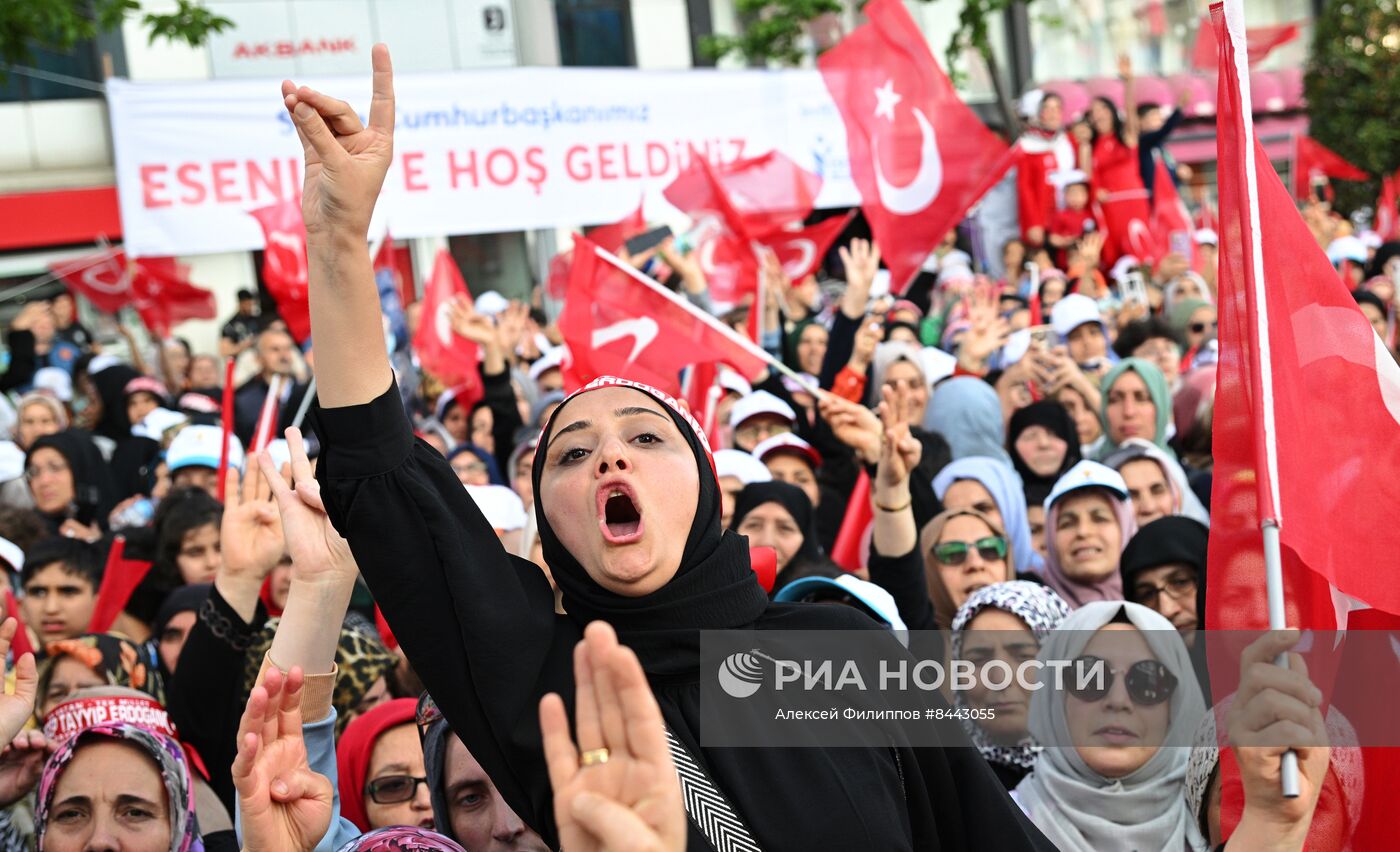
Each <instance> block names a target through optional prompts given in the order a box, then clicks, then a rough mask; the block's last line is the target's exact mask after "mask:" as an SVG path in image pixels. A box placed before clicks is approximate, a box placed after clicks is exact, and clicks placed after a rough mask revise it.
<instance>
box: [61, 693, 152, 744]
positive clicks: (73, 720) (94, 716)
mask: <svg viewBox="0 0 1400 852" xmlns="http://www.w3.org/2000/svg"><path fill="white" fill-rule="evenodd" d="M114 722H126V723H127V724H131V725H136V726H137V727H141V728H145V729H146V730H148V731H154V732H155V733H157V734H164V735H165V736H167V737H169V738H171V739H172V740H178V739H179V737H178V736H177V734H176V732H175V723H174V722H172V721H170V714H169V713H167V712H166V710H165V707H164V706H163V705H162V704H161V703H160V702H159V701H156V700H155V699H154V698H151V697H149V696H145V695H92V696H87V697H83V698H73V699H70V700H68V701H65V702H63V703H62V704H60V705H58V706H57V707H55V708H53V709H52V710H50V711H49V713H48V715H47V716H45V717H44V736H45V737H47V738H48V739H49V740H52V741H55V742H58V743H60V744H61V743H64V742H67V741H68V740H70V739H72V738H73V737H74V736H76V735H77V734H80V733H82V732H83V731H85V730H87V729H88V728H91V727H92V726H93V725H110V724H112V723H114Z"/></svg>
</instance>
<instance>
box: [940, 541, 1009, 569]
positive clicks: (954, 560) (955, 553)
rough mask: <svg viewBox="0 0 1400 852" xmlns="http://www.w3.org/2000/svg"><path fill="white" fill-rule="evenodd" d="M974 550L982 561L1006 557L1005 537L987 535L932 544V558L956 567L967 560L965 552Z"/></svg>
mask: <svg viewBox="0 0 1400 852" xmlns="http://www.w3.org/2000/svg"><path fill="white" fill-rule="evenodd" d="M974 549H975V550H976V551H977V555H978V556H980V557H982V561H983V562H995V561H996V560H998V559H1005V558H1006V539H1004V538H1002V537H1001V536H999V535H989V536H987V537H986V538H979V539H977V540H976V541H945V542H942V543H940V544H936V545H934V548H933V558H934V559H937V560H938V561H939V562H942V563H943V564H944V565H947V566H950V567H954V568H955V567H957V566H959V565H961V564H963V563H964V562H966V561H967V554H968V552H969V551H971V550H974Z"/></svg>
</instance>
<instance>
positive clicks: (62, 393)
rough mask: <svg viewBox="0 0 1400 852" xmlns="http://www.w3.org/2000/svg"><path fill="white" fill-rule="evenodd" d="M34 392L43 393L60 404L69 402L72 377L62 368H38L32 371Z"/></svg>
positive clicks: (71, 390)
mask: <svg viewBox="0 0 1400 852" xmlns="http://www.w3.org/2000/svg"><path fill="white" fill-rule="evenodd" d="M34 390H36V391H43V392H45V393H47V394H48V395H49V396H52V397H54V398H55V399H58V400H60V401H62V402H71V401H72V400H73V377H72V376H71V375H69V373H68V371H67V370H65V369H63V368H62V367H40V368H39V369H37V370H35V371H34Z"/></svg>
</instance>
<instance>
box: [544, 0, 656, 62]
mask: <svg viewBox="0 0 1400 852" xmlns="http://www.w3.org/2000/svg"><path fill="white" fill-rule="evenodd" d="M630 10H631V6H630V4H629V2H628V0H556V2H555V4H554V14H555V20H556V23H557V24H558V27H559V62H560V64H561V65H574V66H584V67H591V68H610V67H628V66H631V65H635V64H636V57H635V56H634V55H633V50H632V15H631V11H630Z"/></svg>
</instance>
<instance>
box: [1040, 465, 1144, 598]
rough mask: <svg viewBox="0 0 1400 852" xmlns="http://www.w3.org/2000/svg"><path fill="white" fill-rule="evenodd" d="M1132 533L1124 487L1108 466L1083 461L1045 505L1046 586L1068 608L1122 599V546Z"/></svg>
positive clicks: (1134, 528)
mask: <svg viewBox="0 0 1400 852" xmlns="http://www.w3.org/2000/svg"><path fill="white" fill-rule="evenodd" d="M1136 532H1137V521H1135V520H1134V519H1133V504H1132V501H1131V500H1129V499H1128V486H1127V485H1126V484H1125V483H1124V482H1123V477H1121V476H1119V475H1118V472H1117V471H1115V470H1113V469H1112V468H1108V467H1104V466H1103V465H1101V464H1099V463H1098V462H1091V461H1082V462H1080V463H1079V464H1077V465H1075V466H1074V467H1072V468H1070V470H1069V472H1067V473H1066V474H1065V475H1064V476H1062V477H1060V481H1059V482H1057V483H1055V489H1054V490H1053V491H1051V492H1050V496H1049V498H1047V499H1046V501H1045V572H1044V574H1043V575H1042V576H1043V578H1044V580H1045V584H1046V585H1047V586H1049V587H1050V588H1052V589H1054V590H1055V591H1056V592H1059V594H1060V597H1062V598H1064V599H1065V602H1066V603H1068V604H1069V605H1070V606H1071V607H1081V606H1083V605H1085V604H1087V603H1090V602H1091V601H1118V600H1122V599H1123V580H1122V577H1121V576H1120V575H1119V573H1118V566H1119V562H1120V560H1121V558H1122V554H1123V548H1125V547H1127V546H1128V541H1129V540H1130V539H1131V538H1132V537H1133V534H1134V533H1136Z"/></svg>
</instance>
